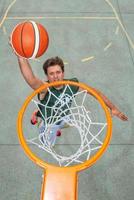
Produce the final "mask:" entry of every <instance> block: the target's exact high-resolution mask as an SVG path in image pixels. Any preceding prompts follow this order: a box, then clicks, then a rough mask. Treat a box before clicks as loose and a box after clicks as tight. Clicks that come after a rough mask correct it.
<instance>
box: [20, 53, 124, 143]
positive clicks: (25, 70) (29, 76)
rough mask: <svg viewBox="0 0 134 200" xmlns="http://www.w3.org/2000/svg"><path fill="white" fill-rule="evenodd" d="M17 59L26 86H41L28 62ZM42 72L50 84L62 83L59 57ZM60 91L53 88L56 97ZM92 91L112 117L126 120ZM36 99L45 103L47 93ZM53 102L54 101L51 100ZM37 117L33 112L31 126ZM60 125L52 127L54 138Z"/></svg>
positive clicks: (61, 62)
mask: <svg viewBox="0 0 134 200" xmlns="http://www.w3.org/2000/svg"><path fill="white" fill-rule="evenodd" d="M17 57H18V62H19V66H20V70H21V73H22V75H23V77H24V79H25V81H26V82H27V83H28V85H29V86H30V87H31V88H32V89H34V90H36V89H37V88H39V87H40V86H41V85H42V84H44V82H43V81H42V80H40V79H39V78H38V77H36V76H35V74H34V73H33V71H32V68H31V66H30V64H29V62H28V60H27V59H25V58H22V57H19V56H17ZM43 70H44V73H45V74H46V77H47V82H50V83H51V82H55V81H62V80H63V79H64V63H63V61H62V59H61V58H59V57H53V58H49V59H47V60H46V61H45V63H44V64H43ZM69 80H73V81H78V80H77V79H69ZM61 89H62V86H60V87H56V88H55V93H56V95H58V93H62V92H61ZM75 90H76V91H75ZM94 90H95V91H96V92H97V93H98V94H99V95H100V96H101V97H102V99H103V100H104V102H105V104H106V105H107V107H108V108H109V109H110V110H111V114H112V115H113V116H116V117H118V118H119V119H121V120H123V121H126V120H128V118H127V116H126V115H125V114H123V113H122V112H121V111H120V110H119V109H118V108H117V107H116V106H115V105H114V104H113V103H112V102H111V101H110V100H109V99H108V98H107V97H106V96H105V95H104V94H102V93H101V92H100V91H98V90H96V89H94ZM77 91H78V88H74V94H75V92H77ZM38 98H39V100H40V101H41V102H43V103H45V102H46V100H45V98H47V92H45V91H43V92H42V93H41V94H39V97H38ZM53 101H55V100H53ZM54 103H55V102H52V104H53V105H54ZM37 117H41V116H40V114H39V112H38V111H35V112H34V113H33V115H32V119H31V122H32V123H33V124H34V123H35V122H36V121H37ZM61 124H62V123H61ZM61 124H58V126H57V127H54V129H53V132H55V134H54V135H55V136H56V135H57V136H58V134H59V135H60V132H59V131H60V128H61V127H62V126H60V125H61ZM42 127H45V124H43V126H41V129H40V130H42ZM43 130H44V129H43ZM55 140H56V137H54V138H53V141H52V140H51V142H52V143H53V144H54V143H55ZM43 142H44V141H43Z"/></svg>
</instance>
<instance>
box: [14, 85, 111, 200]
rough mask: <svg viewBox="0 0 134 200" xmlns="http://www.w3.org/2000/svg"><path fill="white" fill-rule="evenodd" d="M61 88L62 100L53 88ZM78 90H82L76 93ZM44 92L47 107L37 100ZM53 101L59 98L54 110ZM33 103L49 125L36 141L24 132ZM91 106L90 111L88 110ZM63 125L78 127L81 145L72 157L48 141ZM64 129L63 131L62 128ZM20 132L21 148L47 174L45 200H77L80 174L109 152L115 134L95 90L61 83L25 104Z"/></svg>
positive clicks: (19, 118) (45, 87)
mask: <svg viewBox="0 0 134 200" xmlns="http://www.w3.org/2000/svg"><path fill="white" fill-rule="evenodd" d="M57 86H62V88H63V90H62V94H61V95H60V96H58V97H57V96H55V94H53V93H52V90H51V88H52V87H55V88H56V87H57ZM74 88H79V89H80V90H79V91H77V92H75V93H74V92H73V89H74ZM42 91H47V93H48V99H47V101H46V104H45V105H44V104H42V103H41V102H39V101H38V100H36V99H34V98H35V96H37V94H39V93H41V92H42ZM67 91H68V92H67ZM51 97H54V98H56V101H55V104H54V105H53V106H51V107H50V105H49V100H50V98H51ZM90 101H91V104H90ZM32 102H33V103H34V105H35V107H36V108H38V110H39V112H40V116H41V118H42V121H43V123H44V124H45V127H44V130H43V132H42V134H41V135H37V136H36V137H33V135H31V133H30V129H29V130H28V131H26V132H24V129H25V123H24V120H25V115H26V112H27V110H30V111H31V109H30V107H29V105H31V104H32ZM93 102H95V104H94V103H93ZM96 102H97V103H96ZM98 102H99V103H98ZM89 104H90V108H88V107H89ZM92 105H93V106H94V105H95V109H94V112H96V114H97V115H102V117H101V118H100V119H99V118H97V120H99V121H96V119H95V116H96V114H95V115H94V117H91V115H92V112H91V107H92ZM96 105H97V106H96ZM32 108H33V107H32ZM48 109H50V111H51V112H50V114H49V115H48V114H47V110H48ZM100 110H101V111H102V112H101V111H100ZM101 120H102V121H101ZM104 121H105V122H104ZM61 122H64V124H67V125H68V126H70V127H75V128H76V129H77V130H78V133H79V137H80V141H81V144H80V145H79V148H78V149H77V150H76V152H75V153H73V154H71V155H69V156H63V155H60V154H58V153H57V152H56V150H55V148H53V146H51V143H49V139H48V137H49V136H50V130H51V129H52V128H53V127H54V126H57V124H58V125H59V123H60V124H61ZM93 127H97V128H98V130H97V131H96V128H95V131H93V130H94V128H93ZM61 128H63V127H62V126H61ZM17 129H18V136H19V140H20V144H21V145H22V147H23V149H24V151H25V153H26V154H27V156H28V157H29V158H30V159H31V160H32V161H33V162H35V163H36V164H37V165H39V166H40V167H42V168H43V169H44V170H45V172H44V178H43V184H42V193H41V200H57V199H59V200H76V199H77V173H78V172H79V171H81V170H83V169H86V168H88V167H90V166H92V165H93V164H94V163H95V162H96V161H97V160H98V159H99V158H100V157H101V156H102V154H103V153H104V152H105V150H106V148H107V146H108V144H109V142H110V138H111V134H112V120H111V116H110V112H109V110H108V109H107V106H106V105H105V103H104V102H103V100H102V98H101V97H100V96H99V95H98V94H97V93H96V92H95V91H94V90H93V89H92V88H90V87H89V86H87V85H85V84H83V83H77V82H73V81H58V82H54V83H48V84H44V85H42V86H41V87H40V88H39V89H37V90H36V91H34V92H33V93H32V94H31V95H30V96H29V97H28V98H27V99H26V100H25V102H24V104H23V106H22V108H21V109H20V111H19V114H18V121H17ZM92 129H93V130H92ZM104 132H105V134H104ZM30 137H32V138H30ZM44 152H45V153H44ZM45 155H49V156H51V157H52V158H53V160H55V162H54V163H53V162H47V161H46V158H44V156H45Z"/></svg>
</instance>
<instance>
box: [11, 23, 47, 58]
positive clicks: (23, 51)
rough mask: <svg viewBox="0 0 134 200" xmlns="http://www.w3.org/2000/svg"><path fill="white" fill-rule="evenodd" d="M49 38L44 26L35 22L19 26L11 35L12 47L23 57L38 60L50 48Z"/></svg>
mask: <svg viewBox="0 0 134 200" xmlns="http://www.w3.org/2000/svg"><path fill="white" fill-rule="evenodd" d="M48 43H49V37H48V33H47V31H46V29H45V28H44V26H43V25H41V24H39V23H36V22H34V21H25V22H23V23H20V24H17V26H15V28H14V29H13V31H12V33H11V45H12V47H13V49H14V51H15V52H16V54H18V55H19V56H21V57H24V58H31V59H34V58H38V57H40V56H42V55H43V54H44V53H45V51H46V50H47V48H48Z"/></svg>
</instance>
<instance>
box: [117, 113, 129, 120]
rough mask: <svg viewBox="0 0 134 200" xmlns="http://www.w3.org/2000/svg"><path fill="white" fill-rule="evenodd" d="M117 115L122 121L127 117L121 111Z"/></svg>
mask: <svg viewBox="0 0 134 200" xmlns="http://www.w3.org/2000/svg"><path fill="white" fill-rule="evenodd" d="M118 117H119V118H120V119H121V120H123V121H127V120H128V117H127V116H126V115H124V113H122V112H120V113H119V114H118Z"/></svg>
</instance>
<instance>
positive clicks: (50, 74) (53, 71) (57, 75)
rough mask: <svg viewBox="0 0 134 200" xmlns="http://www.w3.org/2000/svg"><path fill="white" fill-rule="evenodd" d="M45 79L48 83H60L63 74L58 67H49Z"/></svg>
mask: <svg viewBox="0 0 134 200" xmlns="http://www.w3.org/2000/svg"><path fill="white" fill-rule="evenodd" d="M47 78H48V81H49V82H54V81H62V80H63V79H64V72H63V71H62V69H61V67H60V66H59V65H54V66H50V67H48V69H47Z"/></svg>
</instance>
